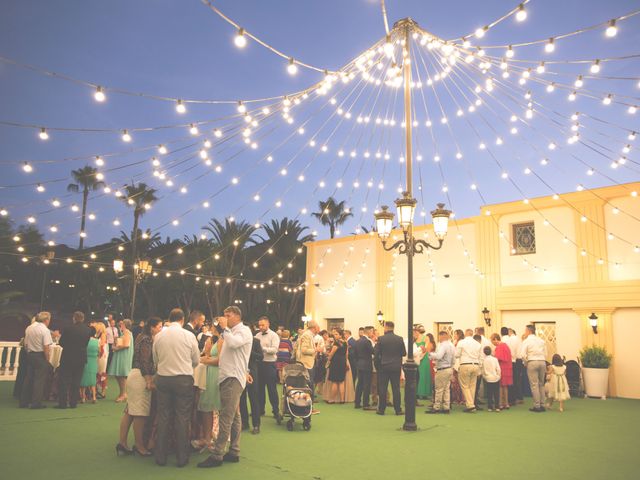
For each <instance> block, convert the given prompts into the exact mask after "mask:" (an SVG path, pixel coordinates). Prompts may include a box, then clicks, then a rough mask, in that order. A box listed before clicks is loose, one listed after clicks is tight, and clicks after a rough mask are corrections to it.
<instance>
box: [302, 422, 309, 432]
mask: <svg viewBox="0 0 640 480" xmlns="http://www.w3.org/2000/svg"><path fill="white" fill-rule="evenodd" d="M302 428H303V429H304V430H305V431H307V432H308V431H309V430H311V423H309V422H304V423H303V424H302Z"/></svg>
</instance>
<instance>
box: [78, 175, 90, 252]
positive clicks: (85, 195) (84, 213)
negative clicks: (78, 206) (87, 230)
mask: <svg viewBox="0 0 640 480" xmlns="http://www.w3.org/2000/svg"><path fill="white" fill-rule="evenodd" d="M88 199H89V189H88V188H87V187H84V190H83V191H82V219H81V220H80V245H78V250H82V248H83V247H84V237H83V236H82V234H83V233H84V227H85V222H86V220H87V200H88Z"/></svg>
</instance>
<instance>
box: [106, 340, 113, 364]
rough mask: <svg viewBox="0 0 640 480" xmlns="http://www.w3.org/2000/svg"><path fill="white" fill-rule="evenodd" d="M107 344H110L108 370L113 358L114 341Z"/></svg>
mask: <svg viewBox="0 0 640 480" xmlns="http://www.w3.org/2000/svg"><path fill="white" fill-rule="evenodd" d="M107 345H109V356H108V357H107V370H109V365H111V360H113V343H109V344H107Z"/></svg>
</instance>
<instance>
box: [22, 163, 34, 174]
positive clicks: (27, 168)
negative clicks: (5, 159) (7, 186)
mask: <svg viewBox="0 0 640 480" xmlns="http://www.w3.org/2000/svg"><path fill="white" fill-rule="evenodd" d="M22 170H24V171H25V172H26V173H31V172H33V167H32V166H31V164H30V163H29V162H24V164H23V165H22Z"/></svg>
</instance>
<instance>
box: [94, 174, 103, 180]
mask: <svg viewBox="0 0 640 480" xmlns="http://www.w3.org/2000/svg"><path fill="white" fill-rule="evenodd" d="M96 180H100V181H102V180H104V174H103V173H100V172H98V173H96Z"/></svg>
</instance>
